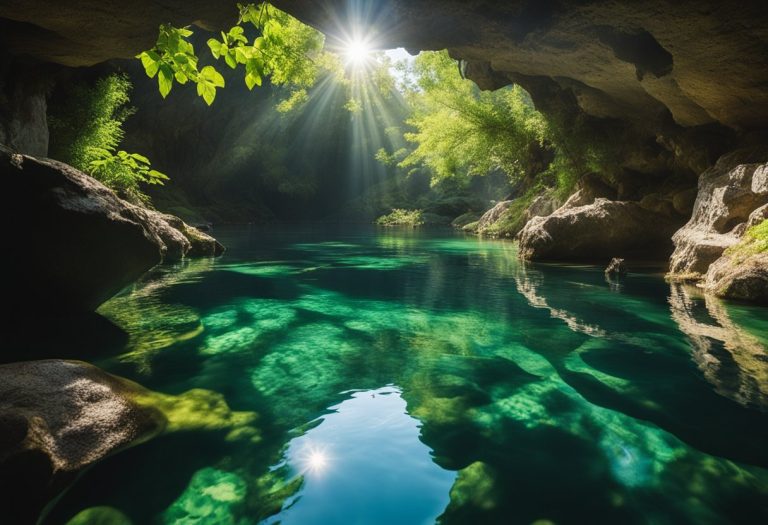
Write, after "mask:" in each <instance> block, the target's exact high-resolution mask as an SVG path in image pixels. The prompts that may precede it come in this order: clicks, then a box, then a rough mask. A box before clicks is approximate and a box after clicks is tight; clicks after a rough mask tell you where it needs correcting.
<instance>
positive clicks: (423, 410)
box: [46, 228, 768, 525]
mask: <svg viewBox="0 0 768 525" xmlns="http://www.w3.org/2000/svg"><path fill="white" fill-rule="evenodd" d="M217 234H218V235H219V236H220V237H221V239H222V241H223V242H224V243H225V244H226V245H227V246H228V247H229V251H228V252H227V254H226V255H225V256H224V257H222V258H219V259H216V260H195V261H189V262H185V263H182V264H179V265H175V266H164V267H160V268H158V269H156V270H155V271H153V272H152V273H151V274H150V275H148V276H147V277H146V278H145V279H144V280H142V282H140V283H138V284H137V285H136V286H135V287H133V289H131V290H128V291H126V292H125V293H124V294H122V295H121V296H118V297H116V298H114V299H113V300H111V301H110V302H108V303H107V304H105V305H104V306H103V307H102V308H101V310H100V313H101V314H103V315H104V316H106V317H107V318H109V319H111V320H112V321H113V322H115V323H116V324H117V325H119V326H121V327H122V328H123V329H125V330H126V331H127V332H128V333H129V341H128V343H127V346H126V347H121V348H115V349H113V350H114V351H113V353H112V355H110V356H109V357H107V358H105V359H103V360H101V361H97V362H96V364H97V365H99V366H102V367H103V368H105V369H107V370H109V371H111V372H113V373H116V374H119V375H122V376H125V377H128V378H130V379H133V380H135V381H138V382H139V383H141V384H143V385H145V386H147V387H148V388H151V389H153V390H156V391H159V392H162V393H164V394H168V395H174V396H182V397H179V398H168V399H190V397H189V396H190V394H188V393H187V394H185V392H189V391H190V390H192V389H198V390H194V391H193V392H192V394H191V395H192V396H193V398H194V399H195V400H197V401H196V404H195V407H197V409H199V407H200V403H201V402H202V403H203V405H202V406H204V407H205V406H208V405H205V403H208V404H209V405H210V409H209V410H205V413H206V414H207V416H206V417H205V418H200V416H199V414H200V412H199V411H198V412H193V411H192V409H191V408H189V406H190V405H187V404H183V403H181V402H177V405H178V408H177V409H176V414H177V416H178V417H175V418H174V423H173V424H172V425H171V427H172V428H171V432H169V434H168V435H166V436H163V437H161V438H158V439H156V440H154V441H152V442H149V443H147V444H144V445H141V446H139V447H136V448H134V449H131V450H128V451H125V452H122V453H120V454H118V455H116V456H114V457H113V458H110V459H109V460H107V461H105V462H103V463H102V464H100V465H98V466H97V467H95V468H93V469H92V470H90V471H89V472H88V473H86V474H85V475H84V476H83V477H82V479H81V480H80V481H79V483H78V484H77V485H76V486H75V487H74V488H73V489H72V490H70V491H69V492H68V493H67V494H66V495H65V496H64V497H63V498H62V500H61V501H60V503H59V504H58V506H57V507H56V508H55V509H54V511H53V512H52V513H51V514H50V515H49V517H48V519H47V521H46V523H49V524H54V523H66V522H67V521H68V520H69V519H70V518H72V517H73V516H75V515H76V514H77V513H79V512H82V511H86V514H80V518H82V517H84V516H86V515H87V514H88V513H90V514H89V515H91V516H94V515H97V514H98V513H100V512H104V513H108V514H109V515H110V516H112V517H114V516H117V515H119V516H120V519H121V520H123V521H124V522H125V523H133V524H135V525H138V524H145V523H159V524H178V525H181V524H185V525H187V524H237V525H250V524H257V523H262V522H263V523H268V524H275V523H284V524H321V525H322V524H384V523H387V524H389V523H397V524H411V523H412V524H427V523H434V522H436V521H438V522H440V523H446V524H453V523H505V524H516V523H520V524H531V523H536V524H537V525H544V524H548V523H556V524H568V523H591V524H592V523H654V524H655V523H658V524H673V523H674V524H680V523H696V524H702V523H766V522H768V470H766V467H768V447H766V444H767V443H768V417H767V416H766V409H767V408H768V352H767V350H766V348H767V347H768V335H767V334H768V315H766V311H765V310H764V309H760V308H754V307H748V306H741V305H728V304H726V303H723V302H721V301H719V300H716V299H712V298H706V297H703V296H700V295H698V294H696V293H695V291H693V290H691V289H687V288H682V287H679V286H672V287H670V285H668V284H666V283H665V282H664V280H663V279H662V277H661V276H660V275H659V274H655V273H649V272H645V273H631V274H630V275H629V276H628V277H627V278H626V279H623V280H621V281H613V282H612V281H607V280H606V278H605V277H604V275H603V273H602V269H601V268H595V267H588V266H562V265H526V264H523V263H521V262H520V261H518V260H517V258H516V252H515V246H514V244H512V243H509V242H503V241H491V240H483V239H478V238H475V237H464V236H461V235H460V234H456V233H453V232H449V231H442V230H439V231H426V230H425V231H420V230H374V229H367V228H365V229H356V230H355V229H346V230H333V229H310V228H286V229H280V230H269V231H264V230H249V229H232V230H226V231H217ZM184 396H188V397H184ZM201 400H202V401H201ZM169 403H170V402H169ZM224 403H226V405H225V404H224ZM184 410H187V411H188V413H185V412H183V411H184ZM230 411H234V412H230ZM185 415H186V417H184V416H185ZM94 507H98V508H97V509H93V508H94ZM86 509H91V510H86ZM80 518H77V519H76V522H77V523H85V522H87V520H83V519H80ZM112 521H113V522H114V521H115V520H114V518H113V519H112ZM91 522H92V523H93V521H91Z"/></svg>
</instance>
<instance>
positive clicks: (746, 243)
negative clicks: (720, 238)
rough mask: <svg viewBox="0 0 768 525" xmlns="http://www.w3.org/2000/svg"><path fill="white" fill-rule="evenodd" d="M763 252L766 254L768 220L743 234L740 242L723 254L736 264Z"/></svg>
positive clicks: (767, 248)
mask: <svg viewBox="0 0 768 525" xmlns="http://www.w3.org/2000/svg"><path fill="white" fill-rule="evenodd" d="M764 252H768V219H766V220H764V221H763V222H761V223H760V224H757V225H755V226H752V227H751V228H750V229H748V230H747V231H746V232H744V236H743V237H742V238H741V241H739V243H738V244H735V245H733V246H731V247H730V248H728V249H727V250H726V251H725V254H726V255H729V256H731V257H733V258H734V259H735V260H736V261H737V262H738V261H743V260H744V259H746V258H748V257H751V256H753V255H757V254H759V253H764Z"/></svg>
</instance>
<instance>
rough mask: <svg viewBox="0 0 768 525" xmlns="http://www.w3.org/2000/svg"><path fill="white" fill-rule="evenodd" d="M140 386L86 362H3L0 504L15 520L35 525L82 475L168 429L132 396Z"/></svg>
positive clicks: (5, 515) (156, 414) (157, 415)
mask: <svg viewBox="0 0 768 525" xmlns="http://www.w3.org/2000/svg"><path fill="white" fill-rule="evenodd" d="M138 388H140V387H138V385H134V384H133V383H130V382H127V381H124V380H121V379H119V378H117V377H115V376H112V375H110V374H107V373H106V372H103V371H101V370H99V369H98V368H96V367H94V366H91V365H89V364H87V363H83V362H78V361H62V360H46V361H30V362H24V363H13V364H8V365H0V425H1V426H2V432H1V433H0V435H2V438H0V489H1V490H0V494H1V495H0V500H1V501H2V503H1V506H2V508H3V519H4V520H8V523H34V521H35V518H36V516H37V514H38V513H39V512H40V510H41V509H42V507H43V506H44V505H45V504H46V503H47V502H48V501H49V500H50V499H52V498H53V497H54V496H55V495H56V494H58V493H59V492H60V491H62V490H63V489H64V488H66V486H67V485H68V484H69V483H71V482H72V481H73V480H74V478H75V477H76V475H77V474H78V473H79V472H81V471H82V470H84V469H85V468H87V467H89V466H91V465H93V464H94V463H96V462H98V461H99V460H101V459H103V458H105V457H106V456H108V455H110V454H113V453H115V452H117V451H119V450H121V449H124V448H126V447H129V446H131V445H134V444H137V443H140V442H142V441H145V440H147V439H150V438H151V437H153V436H155V435H157V434H158V433H160V432H161V431H162V430H163V428H164V427H165V422H166V420H165V417H164V416H163V415H162V413H161V412H160V411H158V410H156V409H154V408H151V407H148V406H141V405H139V404H138V403H136V402H134V401H133V400H132V399H131V396H132V395H134V394H135V392H136V391H137V389H138Z"/></svg>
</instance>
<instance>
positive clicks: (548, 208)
mask: <svg viewBox="0 0 768 525" xmlns="http://www.w3.org/2000/svg"><path fill="white" fill-rule="evenodd" d="M560 204H561V202H560V201H558V200H557V199H556V198H555V197H554V196H552V195H549V194H545V195H538V196H537V197H534V199H533V200H532V201H531V203H530V204H529V205H528V209H527V210H525V222H528V221H530V220H531V219H533V218H534V217H546V216H547V215H550V214H552V213H553V212H554V211H555V210H556V209H557V208H558V207H559V206H560Z"/></svg>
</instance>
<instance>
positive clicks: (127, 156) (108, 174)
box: [88, 148, 169, 188]
mask: <svg viewBox="0 0 768 525" xmlns="http://www.w3.org/2000/svg"><path fill="white" fill-rule="evenodd" d="M93 154H94V157H95V158H94V160H92V161H91V162H90V163H89V164H88V167H89V168H90V170H89V171H90V173H91V174H92V175H93V176H94V177H96V178H97V179H99V180H100V181H102V182H103V183H104V184H106V185H107V186H112V187H118V188H119V187H127V186H131V185H133V184H136V183H138V182H143V183H146V184H159V185H161V186H162V185H163V184H164V182H165V181H167V180H169V179H168V176H167V175H165V174H164V173H161V172H159V171H157V170H155V169H152V166H151V163H150V161H149V159H148V158H147V157H145V156H144V155H140V154H138V153H128V152H126V151H123V150H119V151H117V152H115V153H113V152H112V151H110V150H108V149H104V148H93Z"/></svg>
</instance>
